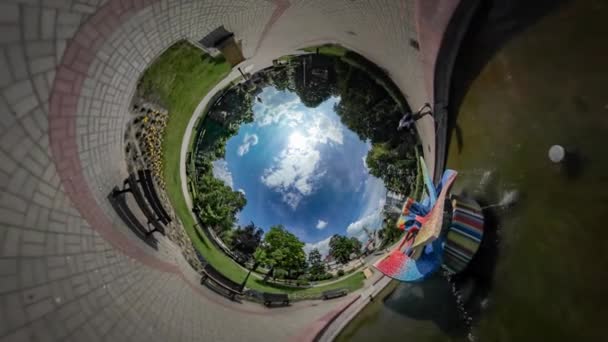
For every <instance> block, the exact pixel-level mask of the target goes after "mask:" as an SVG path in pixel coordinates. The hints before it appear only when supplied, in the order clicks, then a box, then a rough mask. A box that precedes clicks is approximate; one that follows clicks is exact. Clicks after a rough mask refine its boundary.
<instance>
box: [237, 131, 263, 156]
mask: <svg viewBox="0 0 608 342" xmlns="http://www.w3.org/2000/svg"><path fill="white" fill-rule="evenodd" d="M258 141H259V139H258V136H257V135H255V134H251V135H250V134H249V133H245V137H244V138H243V143H242V144H241V146H239V148H238V149H237V152H236V153H237V154H238V155H239V156H241V157H242V156H243V155H245V154H247V152H249V149H250V148H251V146H255V145H257V144H258Z"/></svg>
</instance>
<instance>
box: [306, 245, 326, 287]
mask: <svg viewBox="0 0 608 342" xmlns="http://www.w3.org/2000/svg"><path fill="white" fill-rule="evenodd" d="M308 272H309V273H310V279H311V280H317V279H322V278H325V274H326V272H327V271H326V269H325V264H324V263H323V259H322V258H321V252H319V250H318V249H316V248H315V249H313V250H312V251H310V253H308Z"/></svg>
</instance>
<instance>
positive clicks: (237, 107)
mask: <svg viewBox="0 0 608 342" xmlns="http://www.w3.org/2000/svg"><path fill="white" fill-rule="evenodd" d="M207 116H208V117H209V118H210V119H212V120H214V121H216V122H218V123H220V124H222V125H223V126H224V127H226V128H227V129H228V130H229V135H233V134H235V133H236V132H237V131H238V128H239V126H240V125H241V124H242V123H244V122H251V121H253V96H252V95H251V94H250V93H249V92H248V91H247V90H246V89H244V87H243V86H235V87H233V88H230V89H229V90H227V91H226V92H225V93H223V94H222V96H221V97H220V98H219V99H218V100H217V101H216V102H215V103H214V104H213V106H212V107H211V108H210V109H209V112H208V114H207Z"/></svg>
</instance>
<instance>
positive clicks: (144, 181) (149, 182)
mask: <svg viewBox="0 0 608 342" xmlns="http://www.w3.org/2000/svg"><path fill="white" fill-rule="evenodd" d="M137 175H138V176H139V180H140V181H141V185H142V187H143V189H144V193H145V194H146V197H147V198H148V202H150V205H151V206H152V209H153V210H154V212H155V213H156V214H157V215H158V216H159V218H160V219H161V221H162V222H163V223H164V224H167V223H169V222H171V217H169V214H167V211H166V210H165V208H164V207H163V205H162V202H161V201H160V198H159V197H158V193H156V188H155V187H154V180H153V178H152V172H151V171H150V170H143V171H142V170H140V171H138V172H137Z"/></svg>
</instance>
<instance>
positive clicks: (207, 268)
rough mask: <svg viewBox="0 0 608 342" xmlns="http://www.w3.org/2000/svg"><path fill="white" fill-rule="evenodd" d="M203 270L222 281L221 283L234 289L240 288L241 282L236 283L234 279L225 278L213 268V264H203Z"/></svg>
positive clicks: (238, 289)
mask: <svg viewBox="0 0 608 342" xmlns="http://www.w3.org/2000/svg"><path fill="white" fill-rule="evenodd" d="M203 270H204V272H205V273H206V274H207V275H208V276H209V277H211V278H213V279H214V280H215V281H217V282H220V283H222V285H224V286H226V287H229V288H231V289H233V290H236V291H240V290H241V284H237V283H235V282H234V281H232V280H230V279H228V278H226V277H225V276H224V275H223V274H221V273H220V272H219V271H218V270H216V269H215V268H213V266H211V265H210V264H207V265H205V268H204V269H203Z"/></svg>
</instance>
